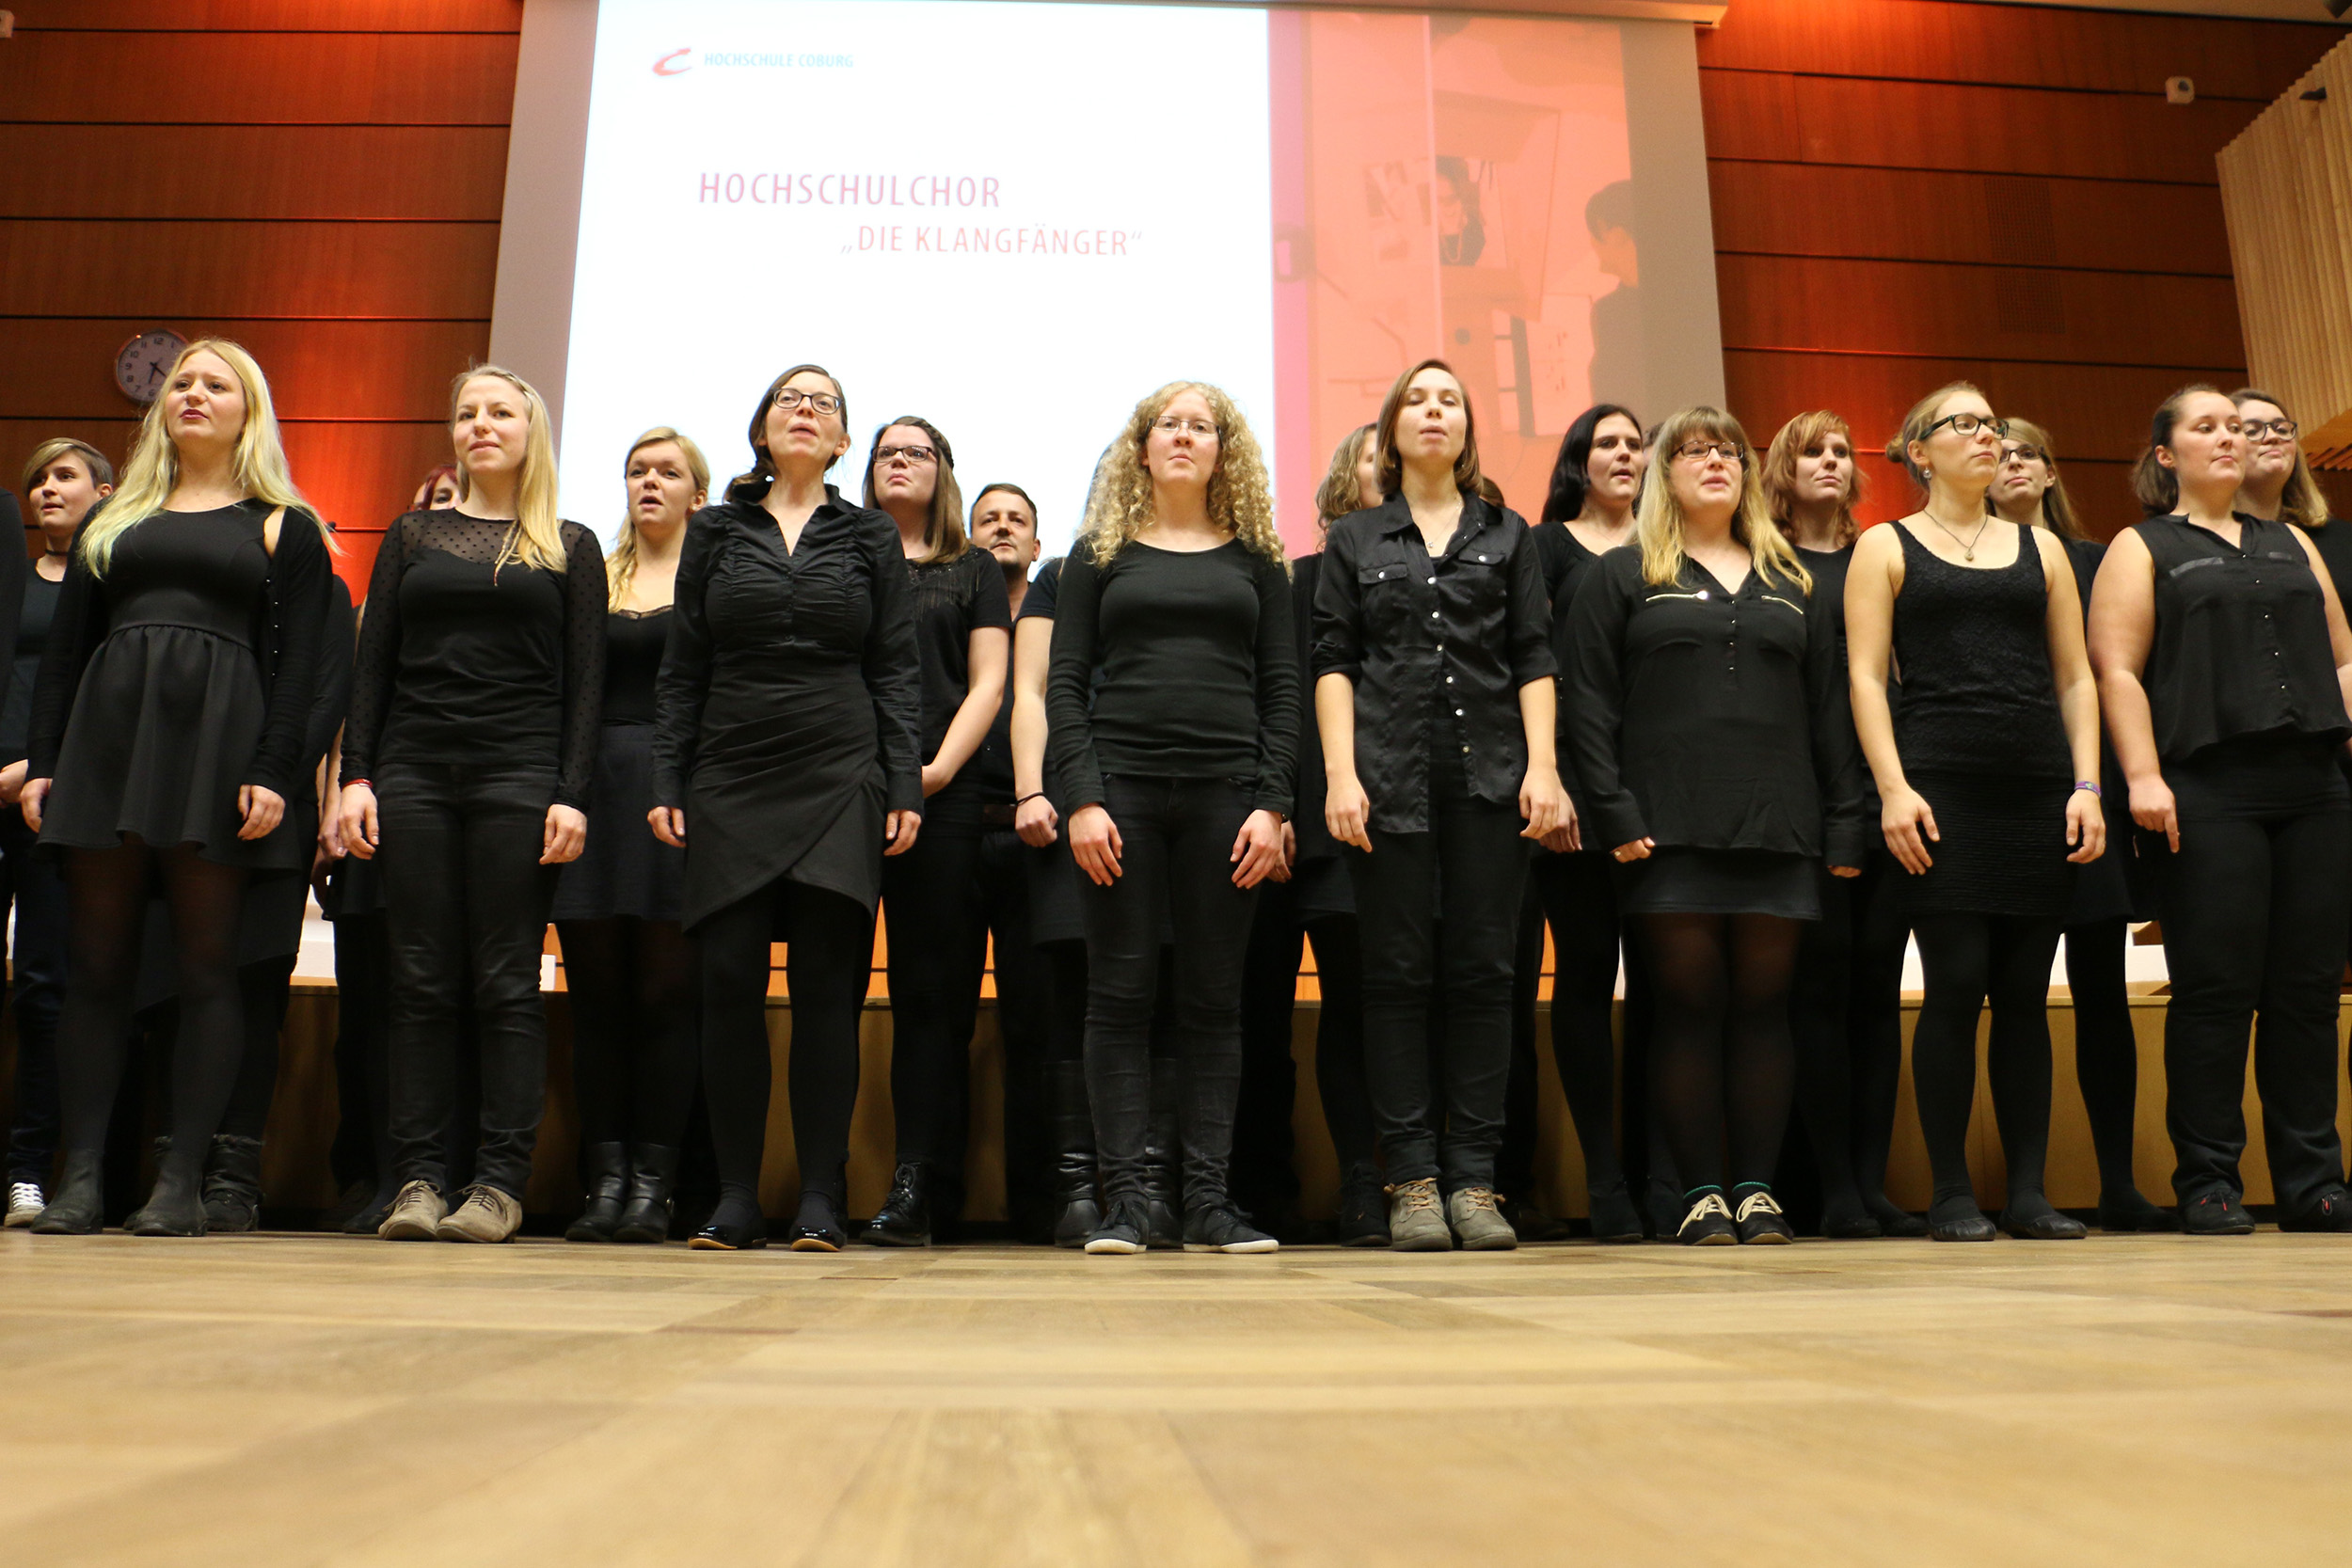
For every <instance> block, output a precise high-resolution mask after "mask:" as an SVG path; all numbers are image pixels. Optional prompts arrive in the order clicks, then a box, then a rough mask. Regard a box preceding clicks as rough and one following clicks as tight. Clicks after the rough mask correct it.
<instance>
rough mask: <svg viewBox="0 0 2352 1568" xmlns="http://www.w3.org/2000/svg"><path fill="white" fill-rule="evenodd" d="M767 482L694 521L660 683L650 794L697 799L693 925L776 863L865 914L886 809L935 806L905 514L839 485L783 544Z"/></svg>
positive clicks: (691, 851) (690, 819)
mask: <svg viewBox="0 0 2352 1568" xmlns="http://www.w3.org/2000/svg"><path fill="white" fill-rule="evenodd" d="M764 494H765V488H764V486H762V487H758V488H755V487H752V486H748V485H747V486H742V487H739V489H737V490H736V491H734V492H732V493H731V494H730V495H729V498H728V499H726V500H724V501H722V502H720V503H719V504H718V505H716V506H707V507H705V508H704V509H703V510H702V511H700V512H697V513H696V514H694V516H693V518H692V520H691V522H689V523H688V524H687V532H686V546H685V550H684V552H683V554H682V555H681V557H680V559H679V562H678V571H677V602H676V607H675V616H676V619H675V621H674V622H673V623H672V628H671V634H670V652H669V657H668V658H667V659H666V660H664V662H663V664H662V667H661V675H660V681H659V682H658V684H657V688H656V707H657V710H658V715H659V717H658V718H657V720H656V722H655V726H654V729H655V734H654V801H655V803H656V804H657V805H664V806H682V807H684V808H685V811H686V834H687V840H686V841H687V844H688V849H687V853H686V892H685V900H684V905H683V909H682V915H683V918H684V920H685V923H686V925H687V926H688V927H693V926H695V925H697V924H699V923H700V922H701V921H703V920H704V919H706V918H707V917H708V916H709V915H711V914H714V913H716V912H717V911H720V910H723V909H725V908H726V907H727V906H729V905H731V904H734V903H737V902H739V901H740V900H742V899H744V898H748V897H750V896H751V895H753V894H755V893H757V892H759V891H760V890H762V889H763V888H766V887H767V886H769V885H770V884H771V883H772V882H774V881H776V880H777V879H779V878H782V879H789V880H791V881H794V882H798V883H801V884H803V885H804V886H808V887H815V888H822V889H825V890H827V891H830V892H834V893H838V894H841V895H844V896H845V897H850V898H854V899H856V900H857V901H858V902H859V903H861V904H863V905H865V906H866V911H867V912H868V913H869V914H870V913H871V912H872V911H873V909H874V906H875V904H876V903H877V902H878V901H879V899H880V898H881V895H882V829H883V817H884V813H885V812H889V811H915V812H919V811H921V810H922V809H923V772H922V763H921V761H920V752H918V751H917V749H916V748H917V746H918V745H919V743H920V737H921V732H922V692H921V673H920V669H919V665H918V663H917V660H916V657H915V649H914V615H913V613H912V610H911V608H910V606H909V604H908V591H907V572H906V553H905V551H904V549H903V548H901V546H899V543H898V525H897V524H896V523H893V522H892V521H891V520H890V518H889V516H888V515H886V514H884V513H881V512H874V511H869V510H867V509H866V508H863V507H855V506H850V505H849V504H848V503H847V502H845V501H843V500H842V499H841V496H840V492H838V491H837V490H835V489H834V488H833V487H832V486H831V485H827V486H826V487H825V499H824V501H823V503H822V504H820V505H819V506H818V508H817V510H816V511H815V512H814V513H812V514H811V515H810V516H809V519H808V521H807V523H806V524H805V525H804V526H803V529H802V531H801V537H800V542H799V546H798V547H797V548H794V549H789V550H787V548H786V547H785V544H784V536H783V534H782V532H781V531H779V530H778V529H777V527H776V520H775V518H773V517H772V516H771V515H769V514H768V512H767V511H766V509H765V508H763V507H762V506H761V505H760V504H759V503H760V500H761V499H762V497H763V496H764Z"/></svg>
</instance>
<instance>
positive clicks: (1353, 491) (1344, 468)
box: [1315, 424, 1373, 532]
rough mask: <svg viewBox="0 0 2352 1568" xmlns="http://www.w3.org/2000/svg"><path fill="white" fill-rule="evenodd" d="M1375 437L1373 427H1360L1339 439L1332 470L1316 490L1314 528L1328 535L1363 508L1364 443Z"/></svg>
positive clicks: (1364, 425) (1334, 451) (1332, 450)
mask: <svg viewBox="0 0 2352 1568" xmlns="http://www.w3.org/2000/svg"><path fill="white" fill-rule="evenodd" d="M1372 437H1373V427H1372V426H1371V425H1368V424H1359V425H1358V426H1357V427H1356V428H1355V429H1353V430H1351V431H1349V432H1348V433H1347V434H1346V435H1344V436H1341V437H1340V444H1339V445H1338V446H1336V447H1333V448H1332V449H1331V467H1330V469H1329V471H1328V472H1327V473H1326V474H1325V475H1324V476H1323V483H1321V484H1318V485H1316V486H1315V527H1316V529H1317V530H1319V531H1326V532H1327V531H1329V530H1330V527H1331V525H1332V524H1333V523H1335V522H1337V521H1339V520H1340V519H1341V518H1342V517H1344V516H1346V515H1348V514H1349V513H1351V512H1360V511H1362V510H1363V508H1364V483H1363V476H1362V474H1361V473H1359V471H1358V470H1359V467H1360V466H1361V464H1362V463H1363V461H1364V443H1365V442H1367V441H1369V440H1371V439H1372Z"/></svg>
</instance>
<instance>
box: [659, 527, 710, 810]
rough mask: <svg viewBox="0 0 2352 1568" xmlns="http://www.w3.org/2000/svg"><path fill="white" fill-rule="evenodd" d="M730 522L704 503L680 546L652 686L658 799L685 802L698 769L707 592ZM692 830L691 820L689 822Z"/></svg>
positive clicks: (705, 683) (706, 677)
mask: <svg viewBox="0 0 2352 1568" xmlns="http://www.w3.org/2000/svg"><path fill="white" fill-rule="evenodd" d="M725 529H726V522H725V520H724V518H723V515H721V514H720V513H719V511H718V510H717V509H716V508H713V507H705V508H703V509H702V510H701V511H700V512H697V513H695V514H694V515H693V516H692V517H691V518H689V519H688V520H687V524H686V542H685V543H684V544H683V545H681V546H679V547H678V561H677V585H676V587H675V589H674V590H673V591H672V597H671V601H670V640H669V644H668V646H666V647H665V648H663V649H662V651H661V673H660V674H659V675H658V676H656V677H655V679H654V689H653V803H654V804H655V805H657V806H670V807H680V806H684V805H685V804H686V782H687V780H689V779H691V778H692V777H693V774H694V743H695V741H696V740H697V739H698V738H699V737H700V736H701V735H702V728H703V704H704V703H706V702H707V701H708V700H709V697H710V623H709V619H708V617H707V614H706V612H705V610H704V609H703V594H704V592H705V591H706V590H707V587H708V586H709V582H710V571H711V565H712V563H713V562H714V561H716V559H717V558H718V554H719V539H720V537H721V535H722V534H723V532H724V531H725ZM688 831H689V832H691V831H692V829H691V824H690V825H689V829H688Z"/></svg>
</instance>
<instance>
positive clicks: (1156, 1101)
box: [1143, 1056, 1185, 1252]
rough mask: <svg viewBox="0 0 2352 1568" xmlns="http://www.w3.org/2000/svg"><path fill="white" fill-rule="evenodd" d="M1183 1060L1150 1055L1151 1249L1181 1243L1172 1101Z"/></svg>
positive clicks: (1147, 1180)
mask: <svg viewBox="0 0 2352 1568" xmlns="http://www.w3.org/2000/svg"><path fill="white" fill-rule="evenodd" d="M1184 1079H1185V1074H1184V1058H1183V1057H1181V1056H1154V1057H1152V1120H1151V1122H1150V1124H1149V1126H1148V1127H1147V1128H1146V1130H1145V1132H1144V1134H1143V1212H1144V1217H1145V1220H1146V1222H1147V1223H1146V1225H1145V1240H1146V1241H1147V1242H1148V1243H1150V1244H1151V1246H1152V1249H1153V1250H1154V1251H1169V1250H1174V1251H1180V1252H1181V1251H1182V1250H1184V1137H1183V1134H1182V1132H1180V1130H1179V1126H1178V1122H1177V1118H1176V1100H1177V1097H1178V1096H1179V1095H1181V1094H1183V1093H1184Z"/></svg>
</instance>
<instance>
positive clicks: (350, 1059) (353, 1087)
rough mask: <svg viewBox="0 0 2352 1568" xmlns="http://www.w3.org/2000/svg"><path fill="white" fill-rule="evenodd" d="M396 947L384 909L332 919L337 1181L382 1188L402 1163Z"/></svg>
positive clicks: (330, 1158) (331, 1156)
mask: <svg viewBox="0 0 2352 1568" xmlns="http://www.w3.org/2000/svg"><path fill="white" fill-rule="evenodd" d="M391 962H392V945H391V937H390V935H389V929H388V926H387V923H386V920H385V916H384V913H383V911H380V910H371V911H364V912H360V911H345V912H344V913H343V914H342V915H340V916H338V917H337V918H336V921H335V1108H336V1117H337V1119H336V1123H335V1141H334V1143H333V1144H332V1145H331V1146H330V1147H329V1148H328V1149H327V1164H329V1165H330V1166H331V1167H332V1168H333V1170H334V1172H335V1184H336V1185H337V1186H338V1187H349V1186H352V1185H353V1184H354V1183H357V1182H361V1181H364V1182H367V1183H369V1184H370V1185H371V1186H374V1187H382V1186H384V1185H385V1184H386V1183H388V1182H389V1180H390V1179H391V1175H392V1171H393V1170H394V1168H395V1166H396V1164H397V1155H396V1154H395V1151H394V1150H393V1148H392V1142H391V1131H390V1126H389V1121H390V1117H391V1103H392V1090H391V1044H390V1039H389V1033H390V1031H389V1022H390V1019H389V1014H390V1012H391V984H392V982H391Z"/></svg>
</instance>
